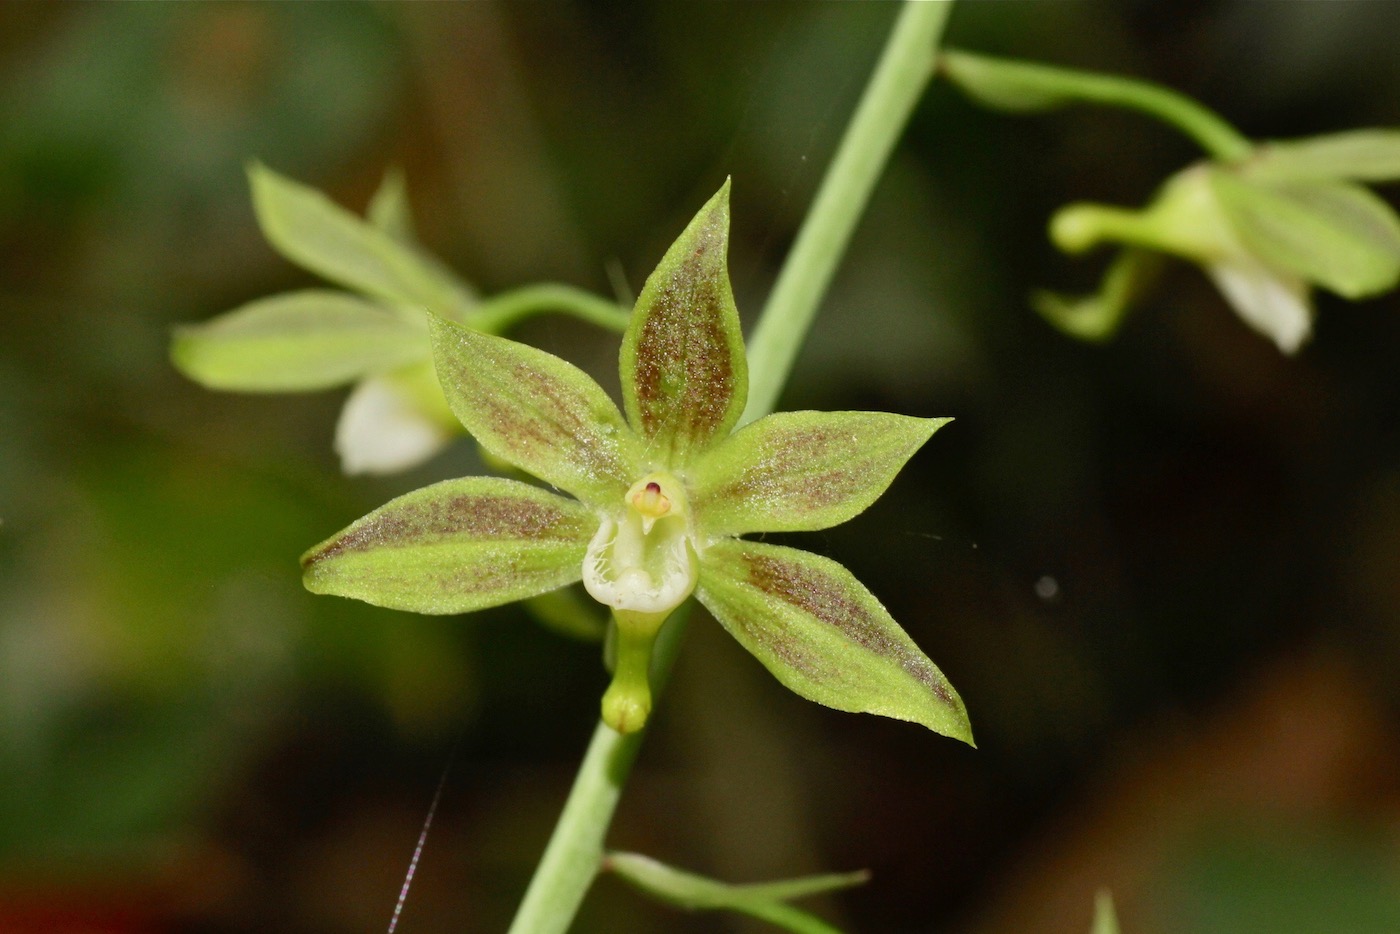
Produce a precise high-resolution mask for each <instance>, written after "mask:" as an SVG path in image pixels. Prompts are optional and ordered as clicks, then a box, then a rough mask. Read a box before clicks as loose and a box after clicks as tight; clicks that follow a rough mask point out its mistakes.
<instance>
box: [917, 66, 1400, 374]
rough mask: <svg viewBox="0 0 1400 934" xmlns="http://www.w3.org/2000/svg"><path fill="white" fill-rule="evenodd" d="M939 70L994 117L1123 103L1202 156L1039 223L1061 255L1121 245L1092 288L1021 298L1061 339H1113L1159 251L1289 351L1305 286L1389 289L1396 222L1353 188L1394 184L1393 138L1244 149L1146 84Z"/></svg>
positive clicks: (1186, 105)
mask: <svg viewBox="0 0 1400 934" xmlns="http://www.w3.org/2000/svg"><path fill="white" fill-rule="evenodd" d="M938 67H939V72H940V73H941V74H942V75H944V76H945V77H946V78H948V80H950V81H951V82H952V83H953V84H954V85H956V86H957V87H958V88H959V89H961V90H962V91H963V92H964V93H966V94H967V95H968V96H969V97H970V98H971V99H972V100H974V101H977V102H978V103H980V104H983V105H984V106H987V107H991V108H993V109H996V110H1001V111H1005V112H1009V113H1042V112H1045V111H1050V110H1055V109H1058V108H1061V107H1067V106H1070V105H1073V104H1097V105H1107V106H1110V107H1123V108H1126V109H1129V110H1136V111H1139V112H1141V113H1144V114H1148V115H1150V116H1152V117H1154V118H1156V119H1158V120H1162V121H1164V122H1165V123H1167V124H1169V125H1171V126H1174V127H1176V128H1177V129H1179V130H1181V131H1182V132H1184V133H1186V134H1188V135H1189V136H1191V137H1192V138H1193V139H1194V140H1196V142H1197V143H1199V144H1200V145H1201V147H1202V148H1203V149H1204V150H1205V151H1206V152H1207V153H1208V154H1209V158H1208V159H1205V160H1203V161H1201V162H1198V163H1196V164H1194V165H1191V166H1188V167H1187V168H1185V169H1183V170H1182V171H1180V172H1178V173H1176V174H1175V175H1173V176H1171V177H1170V178H1168V179H1167V180H1166V182H1164V183H1163V184H1162V186H1161V187H1160V188H1159V189H1158V191H1157V194H1156V195H1155V196H1154V197H1153V199H1152V202H1151V203H1150V204H1148V205H1147V206H1146V207H1145V208H1143V209H1142V210H1139V211H1134V210H1130V209H1126V208H1120V207H1114V206H1110V205H1103V204H1087V203H1086V204H1071V205H1068V206H1066V207H1064V208H1062V209H1061V210H1060V211H1058V212H1057V213H1056V214H1055V216H1054V218H1052V219H1051V222H1050V238H1051V240H1053V241H1054V242H1055V245H1056V246H1058V247H1059V248H1060V249H1061V250H1063V251H1065V252H1066V253H1070V254H1079V253H1083V252H1086V251H1088V250H1091V249H1093V248H1094V247H1096V246H1098V245H1100V244H1103V243H1114V244H1118V245H1120V246H1122V247H1124V249H1123V250H1122V252H1120V253H1119V254H1118V256H1117V257H1116V258H1115V259H1114V261H1113V262H1112V263H1111V264H1110V265H1109V267H1108V271H1107V272H1106V273H1105V275H1104V278H1103V282H1102V284H1101V286H1100V288H1099V291H1098V292H1097V293H1095V294H1093V295H1089V296H1083V297H1066V296H1062V295H1057V294H1055V293H1052V292H1041V293H1039V294H1037V295H1036V296H1035V297H1034V298H1033V300H1032V304H1033V305H1034V306H1035V308H1036V310H1037V311H1039V312H1040V313H1041V314H1042V315H1043V316H1044V317H1045V318H1046V319H1047V320H1049V321H1050V322H1051V323H1052V324H1054V325H1055V326H1056V327H1058V328H1060V329H1061V330H1062V331H1064V332H1066V333H1068V334H1071V335H1073V336H1075V337H1080V338H1083V339H1085V340H1104V339H1107V338H1109V337H1111V336H1113V334H1114V333H1116V332H1117V330H1118V328H1119V326H1120V325H1121V324H1122V323H1123V320H1124V317H1125V316H1126V314H1127V312H1128V311H1129V310H1130V309H1131V307H1132V305H1133V304H1134V303H1135V302H1137V301H1138V299H1139V298H1140V297H1141V295H1142V293H1143V292H1144V291H1145V289H1146V286H1147V284H1148V283H1149V281H1150V280H1151V279H1152V278H1153V276H1154V275H1155V273H1156V270H1157V268H1158V266H1159V265H1160V260H1161V259H1162V257H1163V256H1174V257H1177V258H1180V259H1184V260H1187V261H1188V262H1192V263H1195V264H1197V265H1198V266H1200V267H1201V269H1202V270H1203V271H1204V272H1205V273H1206V274H1207V275H1208V276H1209V277H1210V278H1211V279H1212V281H1214V282H1215V285H1216V287H1217V288H1218V289H1219V290H1220V292H1221V294H1222V295H1223V296H1224V297H1225V300H1226V301H1227V302H1228V303H1229V304H1230V305H1231V307H1233V308H1234V310H1235V312H1236V314H1238V315H1239V316H1240V318H1241V319H1242V320H1243V321H1244V322H1245V324H1247V325H1249V327H1251V328H1253V329H1254V330H1256V331H1258V332H1259V333H1260V334H1263V335H1264V336H1266V337H1268V338H1269V339H1270V340H1272V341H1273V342H1274V343H1275V344H1276V345H1277V346H1278V348H1279V349H1280V350H1281V351H1283V352H1284V353H1288V354H1291V353H1295V352H1297V350H1298V349H1299V348H1300V347H1301V346H1302V345H1303V344H1304V343H1305V342H1306V341H1307V340H1308V338H1309V337H1311V335H1312V327H1313V318H1314V315H1315V312H1314V308H1313V304H1312V290H1313V289H1314V288H1322V289H1326V290H1328V291H1330V292H1334V293H1336V294H1337V295H1340V296H1342V297H1343V298H1347V299H1352V300H1356V299H1362V298H1369V297H1371V296H1375V295H1380V294H1381V293H1383V292H1387V291H1389V290H1390V289H1392V288H1394V287H1395V285H1396V282H1397V281H1400V218H1397V217H1396V214H1395V211H1394V210H1392V209H1391V207H1390V206H1389V205H1388V204H1386V202H1384V201H1383V200H1381V199H1380V198H1378V197H1377V196H1376V195H1375V194H1373V193H1372V192H1371V191H1369V190H1368V189H1367V188H1365V187H1364V185H1362V184H1360V183H1363V182H1370V183H1376V182H1394V181H1400V130H1395V129H1374V128H1373V129H1361V130H1348V131H1344V132H1341V133H1329V134H1325V135H1322V136H1313V137H1308V138H1305V139H1297V140H1285V141H1275V142H1255V141H1253V140H1250V139H1247V138H1246V137H1245V136H1243V135H1242V134H1240V132H1239V131H1238V130H1236V129H1235V128H1234V127H1232V126H1231V125H1230V124H1229V123H1227V122H1226V121H1225V120H1224V119H1222V118H1221V117H1220V116H1219V115H1218V114H1215V113H1213V112H1212V111H1210V110H1208V109H1207V108H1206V107H1204V106H1202V105H1201V104H1200V103H1198V102H1196V101H1194V100H1191V99H1190V98H1188V97H1186V96H1184V95H1182V94H1179V93H1177V92H1176V91H1173V90H1171V89H1170V88H1167V87H1163V86H1161V85H1158V84H1153V83H1152V82H1150V81H1141V80H1138V79H1134V78H1128V77H1124V76H1121V75H1106V74H1096V73H1093V72H1086V71H1079V70H1077V69H1072V68H1063V67H1060V66H1056V65H1047V64H1039V63H1030V62H1019V61H1014V60H1011V59H1004V58H998V57H995V56H990V55H981V54H977V53H972V52H966V51H957V50H952V49H948V50H945V51H944V53H943V54H942V55H941V56H940V58H939V64H938Z"/></svg>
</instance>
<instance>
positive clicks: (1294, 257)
mask: <svg viewBox="0 0 1400 934" xmlns="http://www.w3.org/2000/svg"><path fill="white" fill-rule="evenodd" d="M1211 180H1212V187H1213V189H1214V191H1215V194H1216V196H1217V197H1218V198H1219V199H1220V204H1221V207H1222V208H1223V209H1224V211H1225V215H1226V217H1227V218H1228V219H1229V220H1230V223H1231V224H1232V226H1233V227H1234V230H1235V232H1236V233H1237V234H1238V235H1239V238H1240V240H1241V241H1242V242H1243V243H1244V244H1245V246H1246V247H1247V248H1248V249H1249V250H1250V251H1251V252H1252V253H1253V254H1254V255H1255V256H1256V257H1258V259H1259V260H1261V261H1262V262H1264V263H1266V264H1268V265H1269V266H1272V267H1274V268H1276V269H1280V270H1286V271H1287V272H1290V273H1293V274H1295V275H1297V276H1298V277H1300V278H1302V279H1304V280H1306V281H1308V282H1313V283H1316V284H1317V285H1320V286H1322V287H1324V288H1327V289H1330V290H1332V291H1333V292H1336V293H1337V294H1338V295H1341V296H1343V297H1345V298H1352V299H1355V298H1364V297H1366V296H1368V295H1375V294H1377V293H1379V292H1384V291H1385V290H1387V289H1389V288H1391V287H1392V286H1394V285H1395V282H1396V280H1397V279H1400V219H1397V218H1396V216H1395V212H1394V211H1393V210H1391V208H1390V206H1389V205H1387V204H1386V203H1385V202H1384V201H1382V200H1381V199H1380V198H1378V197H1376V196H1375V195H1373V194H1372V193H1371V192H1369V191H1367V190H1366V189H1365V188H1362V187H1361V186H1359V185H1354V184H1351V183H1348V182H1327V181H1314V182H1279V183H1269V182H1262V181H1257V180H1253V179H1246V178H1241V177H1240V176H1238V175H1237V174H1235V173H1233V172H1227V171H1218V172H1214V173H1212V177H1211Z"/></svg>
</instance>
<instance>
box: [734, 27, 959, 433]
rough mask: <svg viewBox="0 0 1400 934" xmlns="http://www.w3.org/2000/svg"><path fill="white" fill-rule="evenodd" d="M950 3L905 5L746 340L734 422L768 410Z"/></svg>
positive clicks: (931, 55) (900, 123) (911, 101)
mask: <svg viewBox="0 0 1400 934" xmlns="http://www.w3.org/2000/svg"><path fill="white" fill-rule="evenodd" d="M951 9H952V0H943V2H919V0H913V2H906V3H905V4H904V7H903V9H902V10H901V11H900V14H899V19H898V20H897V21H896V22H895V25H894V29H893V31H891V33H890V37H889V40H888V41H887V42H886V43H885V49H884V52H883V53H882V54H881V56H880V62H879V64H878V65H877V66H876V68H875V72H874V74H873V75H871V78H870V83H869V84H868V85H867V86H866V89H865V94H864V95H863V96H862V97H861V100H860V104H859V105H858V106H857V108H856V112H855V115H854V116H853V117H852V118H851V122H850V124H849V125H848V126H847V127H846V133H845V135H844V136H843V137H842V138H841V144H840V146H839V147H838V148H837V150H836V155H835V156H834V157H833V158H832V160H831V166H830V167H829V168H828V169H827V172H826V176H825V178H823V179H822V184H821V187H820V188H819V189H818V190H817V195H816V198H815V199H813V201H812V207H811V208H810V209H809V210H808V212H807V218H806V220H805V221H804V222H803V224H802V228H801V229H800V230H799V231H798V234H797V239H796V240H795V241H794V242H793V245H792V251H791V252H790V253H788V257H787V260H786V261H785V262H784V264H783V268H782V271H781V272H780V273H779V275H778V280H777V282H775V283H774V285H773V292H772V294H770V295H769V296H768V303H767V304H766V305H765V306H764V308H763V314H762V315H761V316H760V317H759V319H758V323H757V325H756V326H755V327H754V331H753V334H752V335H750V337H749V340H748V350H749V401H748V406H747V408H745V410H744V416H743V418H742V420H741V421H742V422H751V421H753V420H754V419H757V418H761V417H763V416H764V415H767V414H768V413H769V412H771V411H772V410H773V407H774V405H776V404H777V400H778V395H779V393H781V392H782V388H783V385H784V384H785V383H786V382H787V378H788V374H789V373H790V372H791V370H792V365H793V361H794V360H795V359H796V357H797V351H798V350H799V349H800V348H801V347H802V342H803V339H804V338H805V337H806V335H807V329H808V328H809V327H810V326H811V323H812V318H813V317H814V316H815V315H816V312H817V306H818V305H819V304H820V303H821V300H822V297H823V296H824V295H825V294H826V289H827V286H828V285H829V284H830V283H831V277H832V276H833V275H834V274H835V272H836V267H837V265H838V264H839V263H840V261H841V257H842V255H843V254H844V253H845V251H846V245H847V243H849V242H850V239H851V234H852V233H853V232H854V230H855V227H856V223H857V222H858V221H859V220H860V217H861V214H862V213H864V210H865V205H866V202H867V201H868V200H869V199H870V193H871V191H872V190H874V188H875V183H876V181H878V180H879V178H880V175H881V173H883V171H884V168H885V163H886V162H887V161H889V157H890V153H891V152H893V150H894V146H895V142H896V141H897V140H898V139H899V137H900V134H901V133H903V131H904V126H905V124H906V123H908V121H909V115H910V114H911V113H913V111H914V106H915V104H917V103H918V101H919V98H920V97H921V96H922V95H923V92H924V88H925V87H926V86H927V85H928V82H929V81H930V79H932V77H933V69H934V62H935V61H936V59H937V56H938V44H939V41H940V39H941V38H942V35H943V27H944V25H945V23H946V22H947V20H948V13H949V12H950V10H951Z"/></svg>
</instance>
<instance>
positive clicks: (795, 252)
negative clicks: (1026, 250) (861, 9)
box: [509, 0, 952, 934]
mask: <svg viewBox="0 0 1400 934" xmlns="http://www.w3.org/2000/svg"><path fill="white" fill-rule="evenodd" d="M951 6H952V0H937V2H921V0H906V2H905V4H904V5H903V8H902V9H901V11H900V14H899V17H898V19H897V20H896V22H895V25H894V28H893V30H892V32H891V34H890V38H889V40H888V42H887V43H886V45H885V48H884V51H883V52H882V54H881V58H880V61H879V64H878V65H877V66H876V69H875V72H874V74H873V75H872V77H871V80H870V83H869V85H868V86H867V88H866V91H865V94H864V96H863V97H862V98H861V101H860V104H859V106H858V107H857V109H856V113H855V115H854V116H853V117H852V119H851V123H850V125H849V126H848V127H847V130H846V134H845V136H844V137H843V139H842V142H841V145H840V147H839V148H838V149H837V152H836V155H835V157H834V158H833V159H832V163H831V165H830V167H828V169H827V173H826V176H825V178H824V179H823V181H822V185H821V187H820V189H819V190H818V192H817V196H816V198H815V200H814V201H813V204H812V207H811V210H810V211H809V213H808V216H807V220H806V221H805V222H804V224H803V226H802V229H801V231H800V232H799V234H798V237H797V241H796V242H795V243H794V245H793V248H792V251H791V252H790V253H789V255H788V257H787V260H786V263H785V264H784V267H783V270H782V272H781V273H780V275H779V277H778V281H777V283H776V284H775V286H774V289H773V294H772V296H770V298H769V300H768V303H767V305H766V306H765V307H764V310H763V314H762V316H761V317H760V319H759V321H758V324H757V327H756V329H755V331H754V334H753V337H752V339H751V341H750V343H749V351H748V359H749V366H750V383H749V397H748V405H747V408H746V409H745V411H744V416H743V419H744V421H752V420H753V419H756V418H759V417H762V416H763V415H766V414H768V413H769V412H771V411H772V410H773V407H774V405H775V404H776V402H777V398H778V395H779V393H780V392H781V390H782V387H783V384H784V383H785V382H786V381H787V377H788V373H789V372H790V371H791V369H792V364H793V361H794V359H795V358H796V356H797V351H798V349H799V348H800V347H801V346H802V342H803V340H804V339H805V337H806V334H807V330H808V328H809V326H810V325H811V321H812V318H813V316H814V315H815V313H816V310H817V306H818V304H819V303H820V302H821V299H822V296H823V295H824V294H825V292H826V288H827V285H828V284H829V283H830V281H831V277H832V275H833V273H834V272H835V270H836V266H837V264H838V263H839V261H840V259H841V255H842V254H843V253H844V251H845V248H846V244H847V243H848V242H849V240H850V237H851V233H852V231H853V230H854V229H855V226H856V223H857V221H858V220H859V219H860V216H861V214H862V213H863V211H864V209H865V205H866V202H867V201H868V200H869V197H870V193H871V191H872V190H873V189H874V187H875V182H876V180H877V179H878V178H879V176H880V174H881V172H882V171H883V169H884V166H885V163H886V162H887V161H888V159H889V156H890V153H891V152H892V151H893V150H894V145H895V142H896V141H897V140H898V138H899V136H900V134H901V133H902V132H903V130H904V126H905V124H906V123H907V122H908V119H909V116H910V114H911V113H912V112H913V110H914V105H915V104H916V103H917V101H918V99H919V97H920V95H921V94H922V93H923V90H924V88H925V86H926V85H927V84H928V81H929V79H930V78H931V77H932V74H933V65H934V61H935V58H936V55H937V49H938V44H939V42H940V40H941V38H942V34H943V27H944V24H945V23H946V22H947V18H948V13H949V11H950V9H951ZM687 607H688V604H687V605H686V606H682V607H681V608H680V609H679V610H677V611H676V613H674V614H673V615H672V618H671V619H670V620H669V621H668V622H667V623H666V625H665V626H664V627H663V628H662V630H661V633H660V635H659V636H658V637H657V641H656V646H655V650H654V656H653V669H652V681H653V683H652V692H653V695H656V694H659V692H660V690H661V687H662V683H663V682H664V681H665V679H666V676H667V674H668V673H669V671H670V668H671V665H672V663H673V662H674V660H675V656H676V654H677V651H678V649H679V644H680V641H681V636H682V634H683V631H684V625H685V616H686V615H687ZM645 735H646V730H645V729H642V730H641V731H639V732H636V733H630V734H627V735H622V734H619V733H618V732H616V731H615V730H613V729H612V728H611V727H609V726H607V725H606V724H603V723H599V725H598V727H597V728H596V729H595V730H594V732H593V739H592V740H591V741H590V743H589V746H588V751H587V753H586V754H585V756H584V760H583V763H582V764H581V765H580V767H579V771H578V774H577V776H576V777H575V779H574V785H573V788H572V789H571V791H570V792H569V798H568V801H567V802H566V803H565V805H564V810H563V813H562V814H561V815H560V817H559V822H558V823H557V824H556V825H555V828H554V833H553V835H552V836H551V838H550V841H549V845H548V847H547V848H546V850H545V853H544V856H543V858H542V859H541V860H540V864H539V866H538V867H537V868H536V870H535V875H534V878H533V879H531V881H530V886H529V888H528V889H527V890H526V892H525V898H524V900H523V901H522V902H521V905H520V909H519V911H518V912H517V914H516V916H515V920H514V922H513V923H512V924H511V927H510V932H509V934H565V932H566V931H568V929H569V926H570V925H571V924H572V923H573V919H574V916H575V914H576V913H577V911H578V907H579V905H580V904H581V903H582V902H583V898H584V895H585V894H586V893H587V892H588V888H589V886H590V885H591V884H592V881H593V878H594V876H595V875H596V874H597V872H598V867H599V865H600V863H601V861H602V858H603V852H604V851H603V842H604V837H605V836H606V834H607V830H608V825H609V824H610V823H611V821H612V816H613V812H614V811H615V810H616V808H617V803H618V800H619V799H620V797H621V795H622V788H623V785H624V784H625V783H626V780H627V775H628V773H629V772H630V771H631V768H632V764H633V762H634V761H635V760H636V757H637V752H638V749H639V748H640V746H641V742H642V739H643V737H644V736H645Z"/></svg>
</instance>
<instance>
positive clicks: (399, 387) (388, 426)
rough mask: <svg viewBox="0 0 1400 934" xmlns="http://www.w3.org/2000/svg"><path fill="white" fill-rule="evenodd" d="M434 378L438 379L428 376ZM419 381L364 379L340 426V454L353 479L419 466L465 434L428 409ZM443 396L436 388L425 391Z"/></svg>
mask: <svg viewBox="0 0 1400 934" xmlns="http://www.w3.org/2000/svg"><path fill="white" fill-rule="evenodd" d="M426 375H427V376H428V378H429V379H431V377H432V374H431V373H428V374H426ZM414 382H417V381H416V380H412V379H411V378H409V375H408V374H386V375H383V376H371V377H370V378H369V379H366V380H364V381H363V382H361V383H360V384H359V385H358V386H356V387H355V389H354V391H353V392H351V393H350V398H348V399H346V400H345V408H343V409H341V411H340V420H339V421H338V422H336V426H335V451H336V453H337V454H339V455H340V465H341V469H342V470H344V471H345V472H346V473H347V474H362V473H369V474H386V473H397V472H399V471H401V470H408V469H409V468H410V467H417V466H418V465H419V464H421V463H423V462H424V461H426V460H428V459H429V458H430V457H432V456H433V455H435V454H437V453H438V452H439V451H441V450H442V449H443V448H445V447H447V445H449V444H451V443H452V441H453V439H454V438H456V437H458V436H460V435H461V428H460V426H458V425H457V424H456V421H455V419H451V418H450V416H451V413H450V412H448V413H446V414H447V415H448V416H449V418H448V419H444V418H442V417H441V415H442V413H440V412H435V411H433V409H443V408H445V406H444V404H443V403H442V402H441V401H440V400H439V401H437V402H436V404H435V405H425V404H424V400H423V399H422V396H423V393H422V392H415V391H414V390H415V389H416V388H419V387H416V386H414V385H413V383H414ZM425 388H429V389H431V390H432V391H433V392H437V389H436V386H435V385H433V386H429V387H425Z"/></svg>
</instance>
